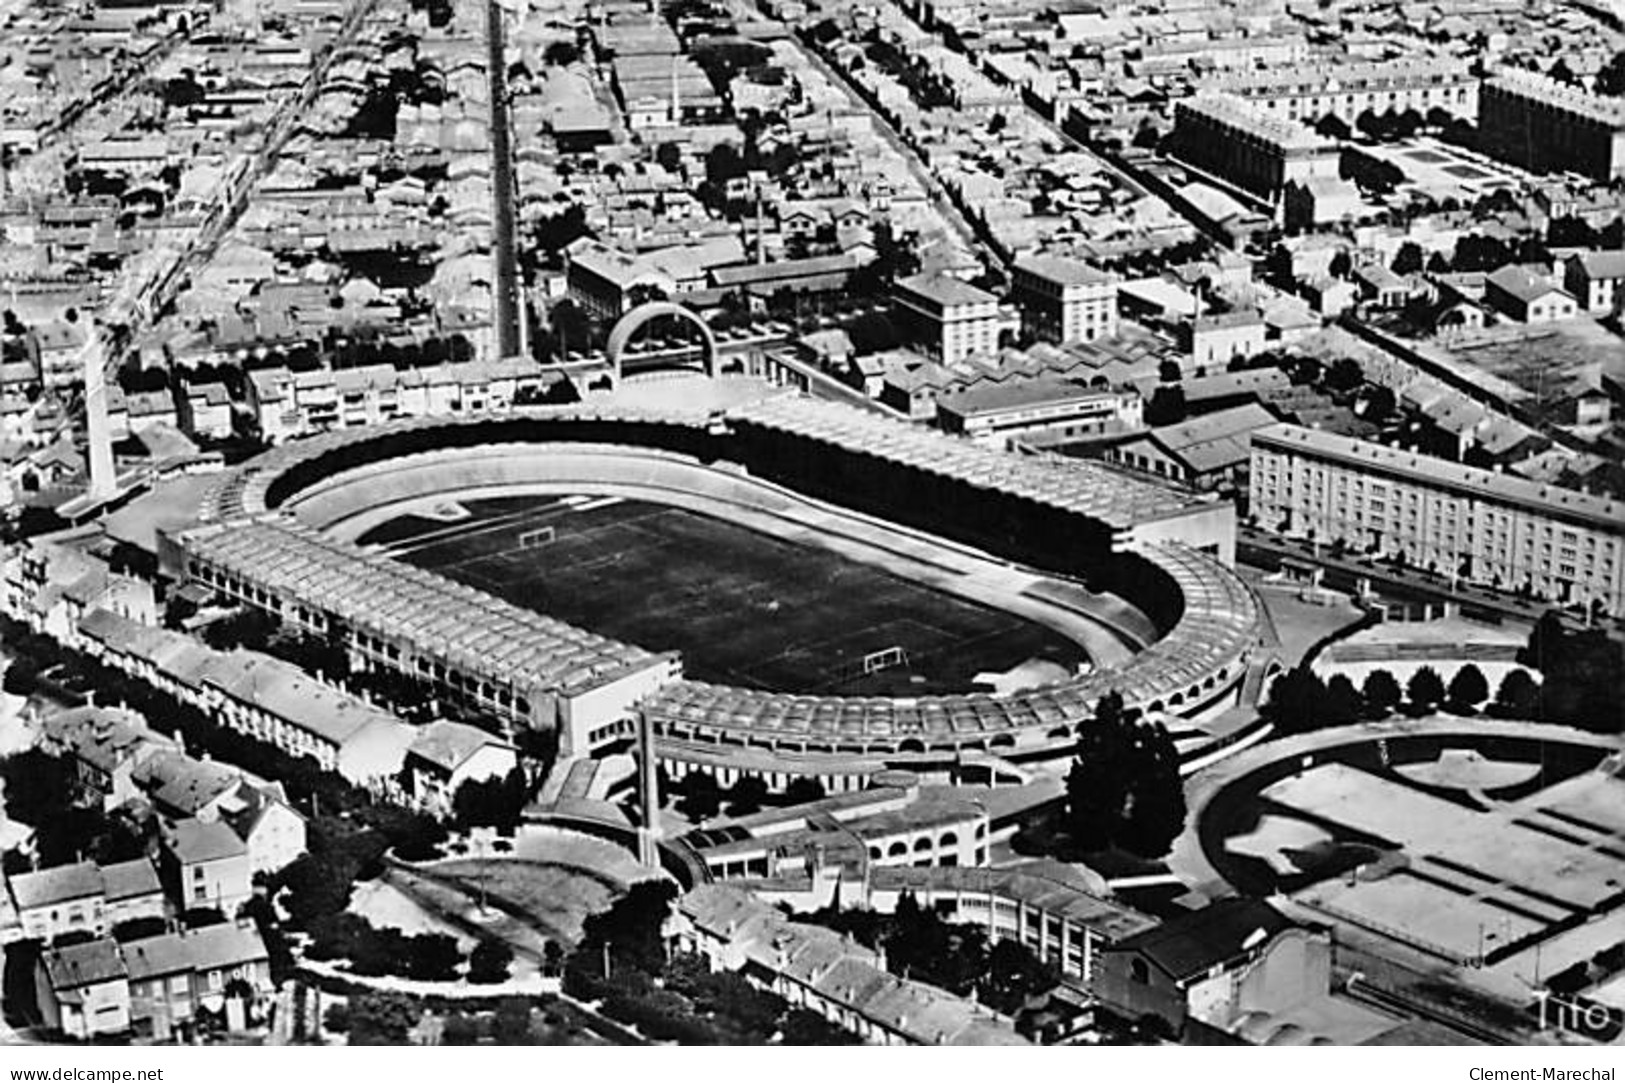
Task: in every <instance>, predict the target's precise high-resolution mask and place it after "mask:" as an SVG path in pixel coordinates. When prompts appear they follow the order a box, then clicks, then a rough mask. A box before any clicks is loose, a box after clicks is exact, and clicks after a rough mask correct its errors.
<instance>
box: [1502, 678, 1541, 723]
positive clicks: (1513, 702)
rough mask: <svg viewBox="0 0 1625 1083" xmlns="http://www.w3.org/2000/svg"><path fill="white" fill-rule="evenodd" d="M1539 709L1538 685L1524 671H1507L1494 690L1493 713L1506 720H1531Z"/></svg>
mask: <svg viewBox="0 0 1625 1083" xmlns="http://www.w3.org/2000/svg"><path fill="white" fill-rule="evenodd" d="M1539 709H1540V685H1538V684H1536V683H1535V679H1534V678H1533V677H1531V676H1530V675H1529V671H1528V670H1526V669H1513V670H1508V671H1507V675H1506V676H1505V677H1502V678H1501V684H1500V687H1498V688H1497V689H1496V690H1495V713H1496V714H1499V715H1502V716H1503V717H1506V718H1533V717H1535V713H1536V712H1537V711H1538V710H1539Z"/></svg>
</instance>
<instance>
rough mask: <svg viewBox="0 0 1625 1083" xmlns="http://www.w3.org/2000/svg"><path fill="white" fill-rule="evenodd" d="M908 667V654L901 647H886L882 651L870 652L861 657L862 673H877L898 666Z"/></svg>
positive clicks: (865, 674) (866, 674)
mask: <svg viewBox="0 0 1625 1083" xmlns="http://www.w3.org/2000/svg"><path fill="white" fill-rule="evenodd" d="M906 665H908V652H907V651H905V650H904V649H903V648H902V647H886V648H884V649H883V650H878V651H870V652H869V653H868V654H866V655H864V656H863V673H864V676H868V675H869V674H871V673H879V672H880V671H881V670H883V669H895V668H897V667H898V666H906Z"/></svg>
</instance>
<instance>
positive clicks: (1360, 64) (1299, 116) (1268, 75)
mask: <svg viewBox="0 0 1625 1083" xmlns="http://www.w3.org/2000/svg"><path fill="white" fill-rule="evenodd" d="M1210 88H1211V89H1213V90H1218V91H1221V92H1224V93H1228V94H1234V95H1235V96H1237V97H1239V98H1245V99H1247V100H1248V101H1249V102H1251V103H1253V104H1254V105H1255V106H1257V107H1258V108H1260V109H1263V110H1264V111H1265V112H1267V113H1269V114H1270V115H1271V116H1276V117H1282V118H1284V119H1286V120H1292V121H1299V122H1302V123H1304V124H1313V123H1315V122H1316V121H1317V120H1319V119H1320V118H1322V117H1324V116H1326V115H1328V114H1330V115H1332V116H1335V117H1338V118H1339V119H1341V120H1342V121H1343V122H1344V123H1345V124H1348V125H1349V126H1350V127H1353V126H1354V123H1355V121H1356V120H1358V119H1359V117H1360V115H1361V114H1362V113H1367V112H1370V113H1376V114H1382V113H1388V112H1395V113H1403V112H1406V111H1414V112H1416V113H1418V114H1419V115H1421V116H1423V117H1426V116H1427V115H1428V113H1430V112H1432V111H1433V110H1435V109H1439V110H1442V111H1444V112H1446V113H1449V114H1450V115H1452V116H1454V117H1458V118H1460V119H1462V120H1467V121H1471V120H1473V119H1474V118H1476V117H1477V116H1478V79H1477V78H1476V77H1475V76H1474V75H1473V74H1472V73H1471V72H1470V71H1469V70H1468V66H1467V64H1466V62H1465V61H1462V60H1459V59H1456V58H1454V57H1402V58H1398V59H1394V60H1375V61H1373V60H1352V61H1346V62H1336V63H1330V64H1307V65H1302V66H1283V67H1270V68H1265V69H1264V70H1262V71H1247V72H1233V73H1227V74H1225V75H1223V76H1221V77H1219V78H1217V79H1215V80H1213V81H1212V83H1211V84H1210Z"/></svg>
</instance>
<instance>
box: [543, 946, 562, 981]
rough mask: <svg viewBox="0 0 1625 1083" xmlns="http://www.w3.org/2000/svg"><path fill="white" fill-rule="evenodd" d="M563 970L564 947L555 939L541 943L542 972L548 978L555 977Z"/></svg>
mask: <svg viewBox="0 0 1625 1083" xmlns="http://www.w3.org/2000/svg"><path fill="white" fill-rule="evenodd" d="M563 971H564V949H563V948H561V947H560V946H559V942H558V941H557V940H549V941H548V942H547V943H546V944H543V945H542V973H543V974H544V975H546V976H547V977H549V978H556V977H558V976H559V975H560V974H561V973H563Z"/></svg>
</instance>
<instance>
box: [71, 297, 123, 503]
mask: <svg viewBox="0 0 1625 1083" xmlns="http://www.w3.org/2000/svg"><path fill="white" fill-rule="evenodd" d="M80 356H82V357H83V358H84V362H85V432H86V438H87V442H88V444H89V446H88V448H87V449H86V456H87V458H89V460H90V493H89V496H90V498H91V499H92V500H108V499H110V498H112V497H113V496H115V495H116V494H117V493H118V477H117V475H116V474H115V473H114V470H113V434H112V433H111V432H110V431H109V429H108V424H107V373H106V359H105V356H104V351H103V349H102V336H101V332H100V330H99V329H96V328H92V329H91V332H90V335H89V337H88V338H87V339H86V340H85V348H84V349H83V350H81V351H80Z"/></svg>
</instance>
